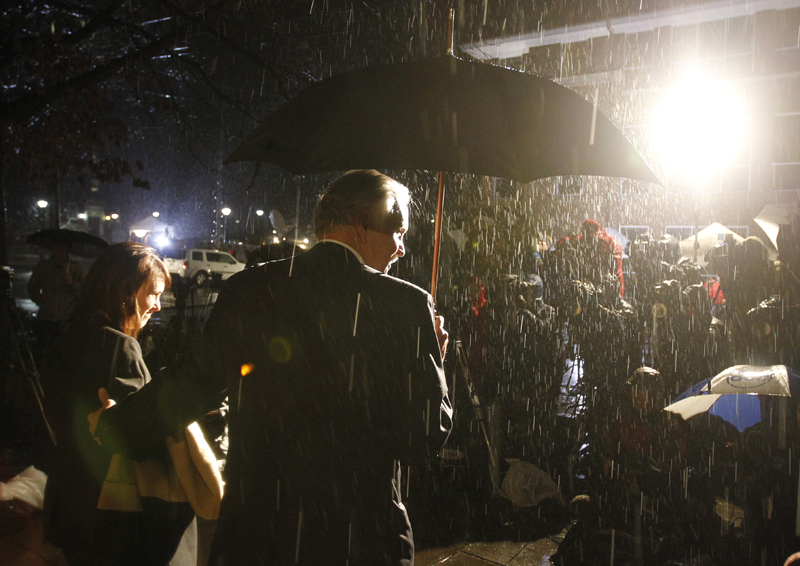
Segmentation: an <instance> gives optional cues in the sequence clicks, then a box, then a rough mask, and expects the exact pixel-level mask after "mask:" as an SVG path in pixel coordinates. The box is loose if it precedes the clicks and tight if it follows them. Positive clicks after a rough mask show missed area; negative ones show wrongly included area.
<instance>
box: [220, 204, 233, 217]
mask: <svg viewBox="0 0 800 566" xmlns="http://www.w3.org/2000/svg"><path fill="white" fill-rule="evenodd" d="M220 212H221V213H222V216H228V215H229V214H230V213H231V209H230V208H228V207H227V206H226V207H225V208H223V209H222V210H220Z"/></svg>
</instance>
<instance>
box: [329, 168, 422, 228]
mask: <svg viewBox="0 0 800 566" xmlns="http://www.w3.org/2000/svg"><path fill="white" fill-rule="evenodd" d="M410 200H411V198H410V195H409V193H408V188H407V187H406V186H405V185H402V184H400V183H398V182H397V181H395V180H394V179H392V178H391V177H388V176H386V175H384V174H383V173H379V172H378V171H375V170H374V169H356V170H353V171H348V172H347V173H345V174H344V175H342V176H341V177H339V178H338V179H336V180H335V181H334V182H333V183H331V185H330V186H329V187H328V188H327V190H326V191H325V192H324V193H322V196H321V197H320V199H319V202H318V203H317V207H316V208H315V209H314V235H315V236H316V237H317V238H318V239H322V238H324V236H325V234H326V233H328V232H331V231H333V230H334V229H336V228H341V227H342V226H356V225H358V224H364V225H365V226H368V227H369V228H372V229H374V230H378V231H382V232H386V233H391V232H394V231H395V230H397V229H399V228H400V227H401V226H402V225H403V222H404V219H405V218H406V217H407V214H408V205H409V202H410ZM403 211H405V213H406V214H405V216H404V214H403Z"/></svg>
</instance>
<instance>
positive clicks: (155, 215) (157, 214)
mask: <svg viewBox="0 0 800 566" xmlns="http://www.w3.org/2000/svg"><path fill="white" fill-rule="evenodd" d="M160 214H161V213H160V212H158V211H156V212H154V213H153V216H154V217H155V218H158V217H159V215H160Z"/></svg>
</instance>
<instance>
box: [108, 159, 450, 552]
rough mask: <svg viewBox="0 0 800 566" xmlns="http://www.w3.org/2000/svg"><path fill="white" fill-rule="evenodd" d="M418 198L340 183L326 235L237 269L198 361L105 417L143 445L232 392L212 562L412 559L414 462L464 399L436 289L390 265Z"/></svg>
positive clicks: (374, 178)
mask: <svg viewBox="0 0 800 566" xmlns="http://www.w3.org/2000/svg"><path fill="white" fill-rule="evenodd" d="M408 203H409V195H408V189H407V188H406V187H404V186H403V185H401V184H399V183H397V182H396V181H394V180H392V179H391V178H389V177H387V176H385V175H382V174H380V173H378V172H377V171H365V170H359V171H351V172H349V173H347V174H345V175H343V176H342V177H340V178H339V179H338V180H337V181H336V182H334V183H333V184H332V185H331V186H330V187H329V188H328V190H327V191H326V192H325V193H324V194H323V196H322V197H321V199H320V201H319V203H318V205H317V208H316V210H315V212H314V229H315V234H316V236H317V239H318V240H319V243H318V244H316V245H315V246H314V247H313V248H312V249H311V250H309V251H308V252H306V253H304V254H301V255H298V256H296V257H294V258H289V259H286V260H280V261H276V262H270V263H266V264H264V265H261V266H259V267H256V268H252V269H248V270H245V271H243V272H241V273H239V274H237V275H234V276H233V277H231V278H230V280H229V281H228V282H227V283H226V285H225V286H224V287H223V289H222V290H221V292H220V294H219V298H218V299H217V303H216V305H215V307H214V310H213V312H212V314H211V317H210V319H209V321H208V323H207V325H206V330H205V332H204V335H203V340H202V344H201V347H200V348H199V349H198V351H197V352H195V353H194V355H193V356H192V359H185V360H183V361H182V362H181V363H179V364H176V366H175V367H174V368H172V369H171V370H169V371H167V372H166V374H167V375H164V376H160V377H161V379H159V378H157V379H155V380H154V381H153V383H154V384H155V385H153V386H152V387H150V389H149V390H148V387H145V388H143V389H142V390H141V391H140V392H139V393H137V394H134V395H132V396H131V397H129V398H127V399H126V400H124V401H123V402H122V403H120V405H118V406H117V407H114V408H113V409H110V410H108V411H106V413H105V415H104V416H103V418H102V419H101V427H102V428H101V430H104V431H105V432H101V433H100V437H101V438H103V439H104V440H108V441H109V442H110V440H111V438H112V436H111V435H112V434H113V433H115V432H116V433H117V434H120V435H123V436H124V437H125V442H124V444H126V445H127V446H128V447H129V448H131V449H133V450H134V451H136V450H137V449H143V448H145V447H146V445H147V443H149V442H152V441H153V440H154V439H157V438H159V437H160V436H163V435H166V434H169V432H170V431H171V430H178V429H179V427H180V426H183V425H184V424H185V423H187V422H191V420H194V419H196V418H198V417H199V416H201V415H202V414H203V412H204V411H207V410H209V409H211V408H213V407H214V405H215V404H217V403H218V402H219V400H220V397H221V395H223V394H224V392H225V391H227V394H228V397H229V400H230V407H231V414H230V449H229V452H228V460H227V467H226V470H225V475H226V482H227V484H226V493H225V498H224V500H223V503H222V509H221V511H220V518H219V522H218V526H217V532H216V535H215V540H214V545H213V548H212V561H211V562H209V563H210V564H236V565H239V564H246V565H249V564H280V565H283V564H286V565H288V564H308V565H319V564H341V565H342V566H345V565H348V566H356V565H361V564H363V565H370V566H373V565H381V564H387V565H389V564H411V563H413V536H412V534H411V526H410V523H409V521H408V516H407V514H406V511H405V508H404V507H403V504H402V503H401V493H402V491H403V489H405V487H404V486H405V484H404V483H401V474H400V470H401V463H402V462H412V461H420V460H424V459H426V458H431V457H433V456H434V455H435V454H436V453H437V452H438V450H439V449H440V448H441V446H442V444H443V443H444V441H445V440H446V438H447V435H448V434H449V430H450V427H451V417H452V409H451V407H450V402H449V399H448V398H447V387H446V385H445V379H444V374H443V370H442V359H443V357H444V352H445V349H446V346H447V333H446V332H445V331H444V330H443V328H442V320H441V318H440V317H436V316H435V315H434V311H433V302H432V298H431V296H430V295H429V294H427V293H426V292H424V291H423V290H421V289H419V288H418V287H416V286H414V285H411V284H409V283H407V282H404V281H401V280H399V279H396V278H394V277H391V276H389V275H386V272H387V271H388V269H389V267H390V266H391V264H392V263H393V262H394V261H396V260H397V259H398V258H399V257H402V256H403V254H404V252H405V250H404V247H403V235H404V234H405V232H406V230H407V228H408Z"/></svg>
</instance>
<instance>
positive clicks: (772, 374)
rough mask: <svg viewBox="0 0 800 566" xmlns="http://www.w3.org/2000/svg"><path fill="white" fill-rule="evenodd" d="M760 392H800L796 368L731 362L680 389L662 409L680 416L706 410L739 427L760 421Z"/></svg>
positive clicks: (742, 427) (764, 393) (771, 394)
mask: <svg viewBox="0 0 800 566" xmlns="http://www.w3.org/2000/svg"><path fill="white" fill-rule="evenodd" d="M763 395H769V396H780V397H798V396H800V372H797V371H795V370H793V369H791V368H788V367H786V366H784V365H776V366H747V365H737V366H732V367H729V368H728V369H726V370H724V371H722V372H720V373H719V374H717V375H716V376H714V377H712V378H711V379H706V380H705V381H701V382H700V383H698V384H696V385H694V386H693V387H691V388H690V389H688V390H687V391H684V392H683V393H682V394H681V395H679V396H678V397H676V398H675V400H673V401H672V403H671V404H670V405H669V406H667V407H665V408H664V410H665V411H668V412H670V413H675V414H677V415H680V416H681V417H683V418H684V419H688V418H691V417H693V416H695V415H699V414H700V413H705V412H708V413H710V414H713V415H717V416H719V417H720V418H722V419H725V420H726V421H728V422H729V423H731V424H732V425H734V426H735V427H736V428H737V429H738V430H739V431H743V430H744V429H745V428H747V427H749V426H752V425H754V424H756V423H757V422H760V421H761V403H760V401H759V396H763Z"/></svg>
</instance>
